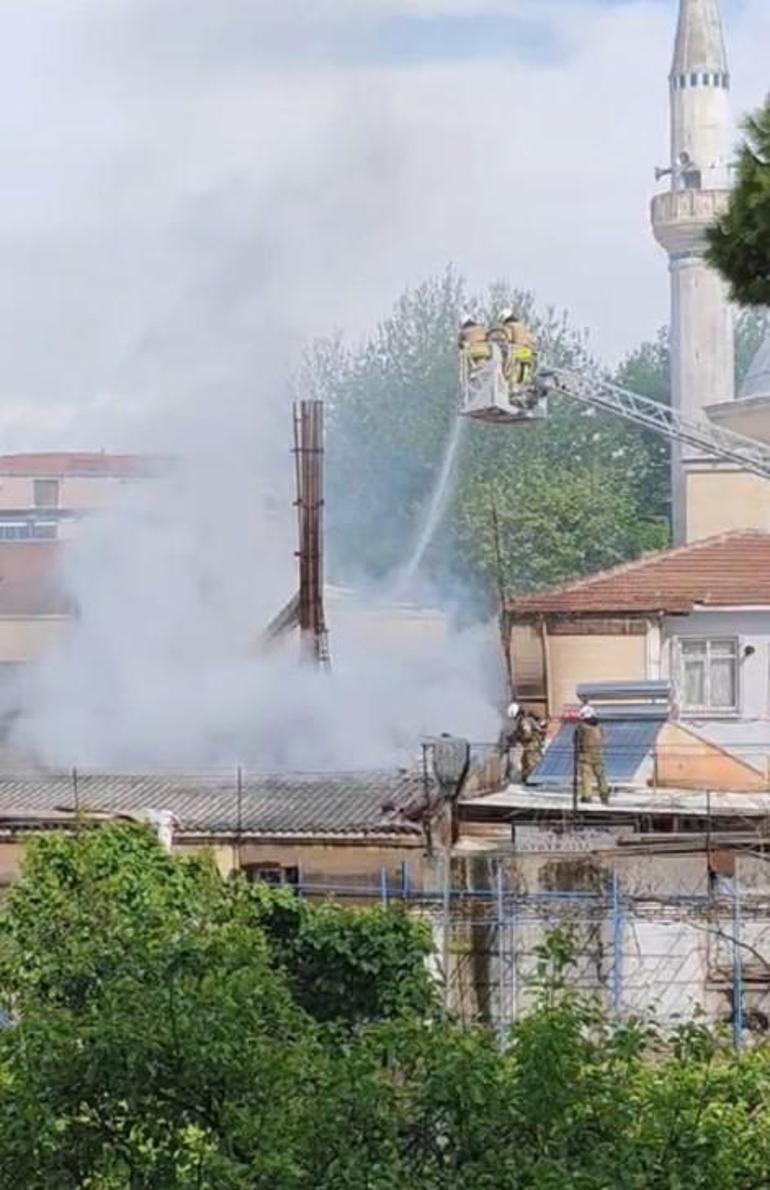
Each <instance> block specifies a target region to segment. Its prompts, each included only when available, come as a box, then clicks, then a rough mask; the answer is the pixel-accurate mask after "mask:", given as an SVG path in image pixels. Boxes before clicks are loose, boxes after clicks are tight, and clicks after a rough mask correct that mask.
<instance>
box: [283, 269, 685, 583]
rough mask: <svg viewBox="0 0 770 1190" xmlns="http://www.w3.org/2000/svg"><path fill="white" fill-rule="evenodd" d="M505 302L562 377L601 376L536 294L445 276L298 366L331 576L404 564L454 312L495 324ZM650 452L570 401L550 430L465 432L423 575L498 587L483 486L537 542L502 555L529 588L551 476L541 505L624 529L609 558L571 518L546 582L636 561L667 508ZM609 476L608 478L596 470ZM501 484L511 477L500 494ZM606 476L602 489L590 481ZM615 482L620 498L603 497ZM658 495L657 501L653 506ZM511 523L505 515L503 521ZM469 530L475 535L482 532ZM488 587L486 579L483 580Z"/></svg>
mask: <svg viewBox="0 0 770 1190" xmlns="http://www.w3.org/2000/svg"><path fill="white" fill-rule="evenodd" d="M504 305H510V306H514V307H515V308H517V309H518V310H519V311H520V312H521V314H522V317H524V318H525V319H526V320H527V321H529V322H530V323H531V324H532V325H533V327H534V328H535V331H536V333H537V337H538V340H539V344H540V349H541V352H542V353H543V355H544V357H546V358H547V359H548V360H549V361H550V362H551V363H553V364H556V365H558V366H561V367H567V368H576V369H592V370H598V364H597V362H596V361H595V360H594V359H592V357H591V355H590V353H589V351H588V349H587V346H586V343H585V341H584V338H583V336H582V335H580V334H579V333H578V332H576V331H575V330H573V329H572V328H571V327H570V325H569V321H568V319H567V318H566V316H565V315H559V314H557V312H556V311H555V310H553V309H546V310H544V311H540V310H538V309H537V308H536V306H535V302H534V298H533V295H532V294H531V293H528V292H525V291H518V290H511V289H510V288H509V287H508V286H506V285H505V284H504V283H502V282H498V283H496V284H495V285H493V286H491V287H490V289H489V290H488V292H487V293H486V294H483V295H478V296H475V297H474V296H472V295H468V294H466V292H465V287H464V284H463V282H462V281H461V280H460V279H459V278H458V277H457V276H456V275H455V274H454V273H453V272H452V271H451V270H449V271H447V273H445V274H444V276H443V277H440V278H433V279H430V280H428V281H426V282H424V283H423V284H422V285H420V286H418V287H417V288H416V289H414V290H407V291H406V292H405V293H404V294H402V296H401V297H400V298H399V300H398V301H397V303H396V305H395V307H394V310H393V313H392V315H391V316H390V317H389V318H387V319H386V320H385V321H384V322H383V323H382V324H381V325H380V326H379V327H378V328H377V329H376V331H375V333H374V334H373V335H372V336H371V338H370V339H368V340H367V341H366V342H365V343H364V344H363V346H362V347H361V348H360V349H358V350H357V351H352V352H346V351H345V349H344V347H343V346H342V344H341V343H340V342H339V340H334V341H327V342H322V343H318V344H316V345H315V346H314V348H313V349H312V350H311V352H310V353H309V355H308V358H307V361H306V367H305V370H304V373H303V376H302V380H301V387H302V391H312V392H314V393H315V394H316V395H317V396H319V397H321V398H322V399H324V400H325V401H326V402H327V405H328V408H329V442H328V464H329V466H328V476H329V479H328V486H329V494H328V525H329V540H330V555H331V565H332V569H333V573H335V574H336V575H337V576H339V577H341V578H343V579H350V578H352V579H356V580H360V579H361V578H362V577H364V578H370V579H371V578H374V579H377V580H382V579H383V577H385V576H387V575H388V574H390V573H392V572H393V571H394V570H396V569H397V568H398V566H399V564H400V563H403V561H404V560H405V556H406V554H407V552H408V550H409V547H410V543H411V542H412V541H413V540H414V536H415V526H416V525H419V523H420V520H421V517H422V515H423V513H424V509H425V507H426V504H427V502H428V500H429V497H430V494H431V491H432V488H433V485H434V484H435V481H436V476H437V473H438V471H439V469H440V466H441V459H442V454H443V451H444V448H445V444H446V442H447V440H448V438H449V435H450V432H451V427H452V425H453V423H454V419H455V417H456V413H457V402H458V382H457V359H456V351H455V340H456V334H457V326H458V323H459V320H460V317H461V313H462V311H463V310H464V309H472V310H474V311H475V313H476V315H477V316H478V317H479V318H482V319H484V320H488V319H491V318H492V317H493V316H494V314H495V313H496V312H497V311H498V310H499V309H500V308H501V307H502V306H504ZM658 454H659V448H658V447H657V445H656V449H655V452H651V450H650V445H649V440H648V438H646V437H645V436H644V435H643V434H641V433H640V432H639V431H638V430H636V429H635V428H634V427H629V426H628V425H625V424H623V423H621V422H611V421H609V420H608V421H606V422H605V420H603V419H601V420H600V419H597V418H592V417H590V416H588V417H587V416H586V415H585V413H584V411H582V410H580V409H579V408H577V407H575V406H574V405H571V404H569V403H567V402H556V403H555V404H554V407H553V409H552V414H551V417H550V418H549V421H548V423H547V425H545V426H537V427H534V426H533V427H526V428H513V429H511V428H502V429H501V428H500V427H493V426H484V425H479V424H478V423H473V424H472V425H468V426H467V427H466V430H465V435H464V440H463V443H462V447H461V454H460V460H459V464H458V466H457V470H456V476H455V482H454V488H453V492H454V495H453V499H452V500H451V502H450V504H449V507H448V509H447V514H446V516H445V519H444V525H443V529H442V530H441V531H440V532H439V533H437V535H436V538H435V541H434V543H433V547H432V549H431V551H430V552H429V554H428V557H427V560H426V570H427V571H428V572H429V573H430V574H431V576H432V577H433V578H434V579H435V580H437V581H438V582H440V583H441V582H445V581H446V580H447V578H448V577H450V576H451V577H452V579H453V582H455V583H456V581H457V579H458V578H459V579H460V581H461V582H462V583H463V584H464V585H465V586H466V587H470V588H474V587H475V589H476V590H477V592H478V591H480V592H482V593H486V594H487V595H488V594H489V593H490V592H491V591H492V590H496V588H497V582H496V576H495V566H496V560H495V551H494V548H493V546H492V543H491V536H490V534H491V521H490V500H489V495H490V485H491V484H493V483H494V486H495V490H496V498H497V499H498V500H499V501H500V503H501V506H503V508H504V507H505V506H506V505H507V504H510V505H511V508H510V512H511V513H512V512H513V504H514V503H515V507H516V508H517V509H518V508H519V507H521V501H522V499H524V500H525V504H526V507H525V512H526V511H527V510H529V512H531V514H532V518H531V519H532V524H533V534H532V535H531V536H530V537H527V538H519V541H518V546H517V548H518V547H520V549H519V552H518V553H517V554H516V556H515V557H514V553H513V549H512V548H511V549H509V550H508V551H507V552H506V559H507V561H506V573H505V575H504V578H505V581H506V582H508V583H512V582H516V583H523V584H524V585H531V584H532V583H533V582H536V581H542V578H538V575H541V576H542V575H543V574H545V573H548V567H547V565H546V564H545V563H544V562H543V563H541V562H540V560H539V559H538V557H537V556H536V555H538V554H539V552H540V551H541V548H542V543H540V542H539V540H538V536H537V525H536V522H537V515H536V514H537V509H538V508H540V507H542V504H543V492H542V485H543V483H544V482H545V477H546V474H547V483H548V486H549V488H556V489H561V494H560V495H559V492H558V491H557V492H555V493H554V494H553V496H552V497H551V495H550V493H549V503H553V502H555V503H556V504H557V505H558V504H560V505H561V506H562V507H566V506H567V505H568V504H569V500H570V499H571V498H573V497H574V496H575V494H576V493H577V492H580V493H582V494H583V499H582V504H581V507H585V506H586V505H587V504H588V503H589V502H590V500H593V501H594V502H600V503H601V508H602V516H603V517H604V519H605V521H609V519H610V518H611V515H612V509H613V507H614V508H615V515H616V517H617V518H618V519H619V520H620V521H621V522H622V523H621V524H619V525H618V526H617V527H616V529H615V530H614V532H613V534H612V543H611V544H610V545H609V546H608V548H606V549H605V548H604V547H603V546H598V548H596V549H593V550H592V548H591V546H590V542H587V541H586V540H585V538H586V536H587V533H588V534H590V533H591V531H592V530H591V527H590V525H589V526H588V527H586V525H585V523H584V522H582V521H581V520H579V519H576V518H570V520H569V528H568V529H567V531H566V532H564V533H561V534H559V535H558V536H557V537H554V538H553V540H552V541H551V544H552V545H553V547H554V548H556V549H557V550H561V549H562V545H563V553H561V554H560V555H559V556H557V557H555V558H553V559H552V562H551V569H550V573H554V574H559V575H560V576H565V577H566V576H569V575H571V574H573V573H575V570H574V569H573V568H574V566H575V565H578V559H581V558H582V559H583V562H582V563H581V564H584V565H597V564H598V565H602V564H605V563H608V562H609V561H616V560H622V559H623V558H625V557H628V556H633V555H634V554H635V553H638V552H639V550H640V549H644V548H647V547H648V546H649V545H657V544H662V543H663V542H664V541H665V539H666V528H665V517H666V508H665V503H664V500H662V499H661V498H660V497H659V496H658V495H657V492H658V486H659V485H656V482H655V480H654V479H653V478H651V476H650V470H651V469H654V468H655V467H658V465H659V464H658ZM608 459H613V460H614V461H615V462H614V469H612V470H611V474H610V473H608V474H606V475H604V473H605V471H606V466H605V465H606V462H607V460H608ZM506 477H511V480H512V482H511V483H510V484H509V483H508V480H507V478H506ZM602 477H603V478H604V479H605V480H606V482H599V480H600V479H602ZM616 481H617V482H619V483H620V485H621V486H620V490H619V491H618V492H617V496H616V494H615V492H614V490H613V484H614V483H615V482H616ZM650 493H655V499H653V498H652V497H651V496H650ZM504 519H507V520H511V519H512V517H510V516H509V517H504ZM479 526H484V532H483V534H482V535H481V536H479V535H478V528H479ZM480 579H481V582H479V580H480ZM493 579H494V581H493Z"/></svg>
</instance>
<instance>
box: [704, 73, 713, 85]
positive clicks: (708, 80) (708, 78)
mask: <svg viewBox="0 0 770 1190" xmlns="http://www.w3.org/2000/svg"><path fill="white" fill-rule="evenodd" d="M710 84H711V75H710V74H704V76H703V86H704V87H708V86H710Z"/></svg>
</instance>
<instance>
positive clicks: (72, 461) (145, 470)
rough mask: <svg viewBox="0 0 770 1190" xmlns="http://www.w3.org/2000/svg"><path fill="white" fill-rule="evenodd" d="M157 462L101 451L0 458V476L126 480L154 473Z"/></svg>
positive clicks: (47, 453) (1, 456)
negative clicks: (83, 477)
mask: <svg viewBox="0 0 770 1190" xmlns="http://www.w3.org/2000/svg"><path fill="white" fill-rule="evenodd" d="M158 462H159V460H154V459H150V458H146V457H145V456H143V455H124V454H105V453H104V452H103V451H74V452H72V451H68V452H66V453H64V452H59V453H56V452H53V451H51V452H45V453H41V454H14V455H0V475H22V476H31V477H33V478H45V479H47V478H52V479H63V478H64V477H65V476H79V477H80V476H89V475H90V476H96V477H108V478H119V479H127V478H133V477H138V476H146V475H150V474H154V473H155V471H156V470H157V467H158Z"/></svg>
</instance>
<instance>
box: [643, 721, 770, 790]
mask: <svg viewBox="0 0 770 1190" xmlns="http://www.w3.org/2000/svg"><path fill="white" fill-rule="evenodd" d="M752 760H753V762H754V763H749V762H748V761H745V760H741V758H740V757H738V756H735V755H733V754H731V753H730V752H728V751H726V750H725V749H724V748H722V747H720V746H719V745H717V744H715V743H714V742H713V741H710V740H707V739H704V737H703V736H701V735H698V734H697V733H696V732H694V731H692V730H690V729H688V728H687V727H685V726H683V725H682V724H680V723H667V724H666V726H665V727H664V728H663V730H662V731H661V733H660V735H659V736H658V742H657V746H656V749H655V784H656V785H657V786H658V787H660V788H661V789H711V790H714V791H715V792H719V791H723V792H747V793H760V792H765V791H766V790H767V789H768V788H770V785H768V775H767V772H766V770H765V766H764V764H763V763H762V762H763V757H761V756H754V757H752Z"/></svg>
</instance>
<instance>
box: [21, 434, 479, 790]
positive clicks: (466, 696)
mask: <svg viewBox="0 0 770 1190" xmlns="http://www.w3.org/2000/svg"><path fill="white" fill-rule="evenodd" d="M278 461H280V462H282V463H283V467H284V471H285V472H286V473H287V474H288V473H289V471H290V458H289V456H288V452H286V451H284V452H282V454H279V455H278ZM260 463H262V464H264V460H261V459H260V452H259V451H258V450H257V451H255V450H254V443H253V441H251V440H250V438H249V437H248V436H244V438H243V442H242V446H241V449H240V451H239V452H238V453H233V452H232V451H231V450H228V452H227V456H226V457H224V458H223V457H220V456H218V455H217V453H216V451H214V452H212V451H206V452H205V453H204V454H202V455H195V456H187V457H186V458H184V459H183V460H180V462H179V464H178V466H177V467H176V468H175V470H174V473H173V474H172V476H170V477H169V478H167V479H165V480H164V481H162V482H160V483H157V482H154V481H151V482H146V483H144V484H142V485H140V486H137V487H134V488H133V489H132V490H131V491H130V492H127V493H126V494H125V496H124V498H123V499H122V501H121V502H120V504H119V505H118V506H116V507H114V508H111V509H108V510H105V511H104V512H102V513H100V514H98V515H96V516H94V517H92V518H91V519H89V520H88V521H87V522H86V523H85V524H84V525H83V527H82V529H81V531H80V536H79V538H78V539H77V540H76V541H74V542H73V543H72V544H71V545H70V546H69V547H68V551H67V554H66V556H65V558H66V560H65V575H66V582H67V587H68V589H69V591H70V592H71V594H72V596H73V597H74V599H75V601H76V603H77V604H78V606H79V617H78V619H77V620H76V622H75V623H74V624H73V625H72V627H71V628H70V629H69V630H68V631H67V633H66V635H65V636H64V638H63V639H62V640H61V641H60V642H59V643H58V644H56V645H54V646H53V647H52V648H50V649H49V651H48V652H46V653H45V654H44V656H43V657H42V659H41V660H40V662H39V663H38V664H37V665H36V666H34V667H33V668H32V669H31V670H30V672H29V674H28V676H27V681H26V684H25V691H24V694H25V710H24V714H23V716H22V718H21V719H20V721H19V723H18V724H17V727H16V732H15V743H16V745H17V747H21V748H22V749H24V751H26V752H27V753H31V754H32V755H33V756H34V757H35V758H36V759H37V760H39V761H41V762H43V763H45V764H49V765H54V766H64V765H66V766H70V765H75V766H78V767H81V768H100V769H105V768H106V769H115V768H117V769H141V768H148V767H150V768H157V767H161V768H166V767H169V766H179V767H183V768H191V767H193V768H211V767H220V766H223V765H230V764H236V763H240V764H244V765H247V766H249V767H252V768H260V769H266V768H293V769H307V768H311V769H330V768H359V767H361V768H367V767H378V766H385V765H392V764H394V763H405V762H408V761H410V760H413V759H414V757H415V756H416V753H417V750H418V748H419V744H420V741H421V738H423V737H424V736H425V735H435V734H438V732H440V731H443V730H449V731H452V732H458V733H463V734H466V735H468V736H469V737H470V738H472V739H474V740H479V741H485V740H490V739H492V738H494V734H495V730H496V725H497V716H496V713H495V710H494V701H495V693H496V685H497V679H498V676H499V665H498V664H497V663H496V652H495V648H494V634H491V635H490V634H489V633H488V632H487V631H486V630H483V629H477V630H473V631H466V632H464V633H461V634H455V633H452V632H450V631H449V630H448V628H447V626H446V622H445V621H444V620H443V619H441V618H438V617H436V616H435V615H434V616H431V615H427V614H424V613H423V614H422V616H419V615H415V614H414V613H412V612H410V611H408V610H407V609H402V610H401V612H400V613H399V612H398V611H393V610H392V609H390V608H388V607H387V605H386V606H383V605H381V604H378V602H377V601H376V599H375V598H374V597H372V596H371V595H370V596H369V597H368V598H367V599H366V600H365V601H364V600H362V599H359V598H356V597H350V596H343V597H340V596H337V597H336V598H333V599H332V600H331V601H330V606H329V619H330V624H331V645H332V657H333V668H332V671H331V673H325V672H319V671H317V670H315V669H313V668H312V667H309V666H307V665H301V664H300V663H299V660H298V657H299V651H298V645H297V641H296V638H293V639H289V640H287V641H285V642H284V643H283V644H282V645H281V646H280V647H279V648H277V649H276V650H275V651H273V652H272V653H270V654H267V655H263V654H262V653H261V652H260V651H259V650H258V649H255V648H254V645H255V642H256V640H257V638H258V636H259V630H260V629H261V628H262V627H263V626H264V625H265V624H266V623H267V621H268V619H269V618H270V616H271V615H272V613H274V612H275V611H276V610H277V609H278V608H279V607H280V606H281V604H282V603H283V602H284V601H285V600H286V598H287V596H288V595H289V594H290V593H291V592H292V589H293V585H294V583H295V581H296V579H295V575H294V574H293V567H292V548H293V545H294V539H293V532H292V531H293V525H292V524H291V522H290V521H289V518H287V517H286V516H285V515H281V512H282V510H285V509H287V508H290V504H289V501H288V500H285V501H284V502H283V504H282V503H281V502H280V501H276V499H275V494H274V493H271V497H270V499H267V498H266V496H265V490H264V480H265V478H266V476H268V475H272V474H273V469H274V468H275V465H276V458H275V456H272V457H271V458H270V460H269V470H267V471H265V469H264V467H263V466H261V465H260ZM287 522H288V523H287Z"/></svg>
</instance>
